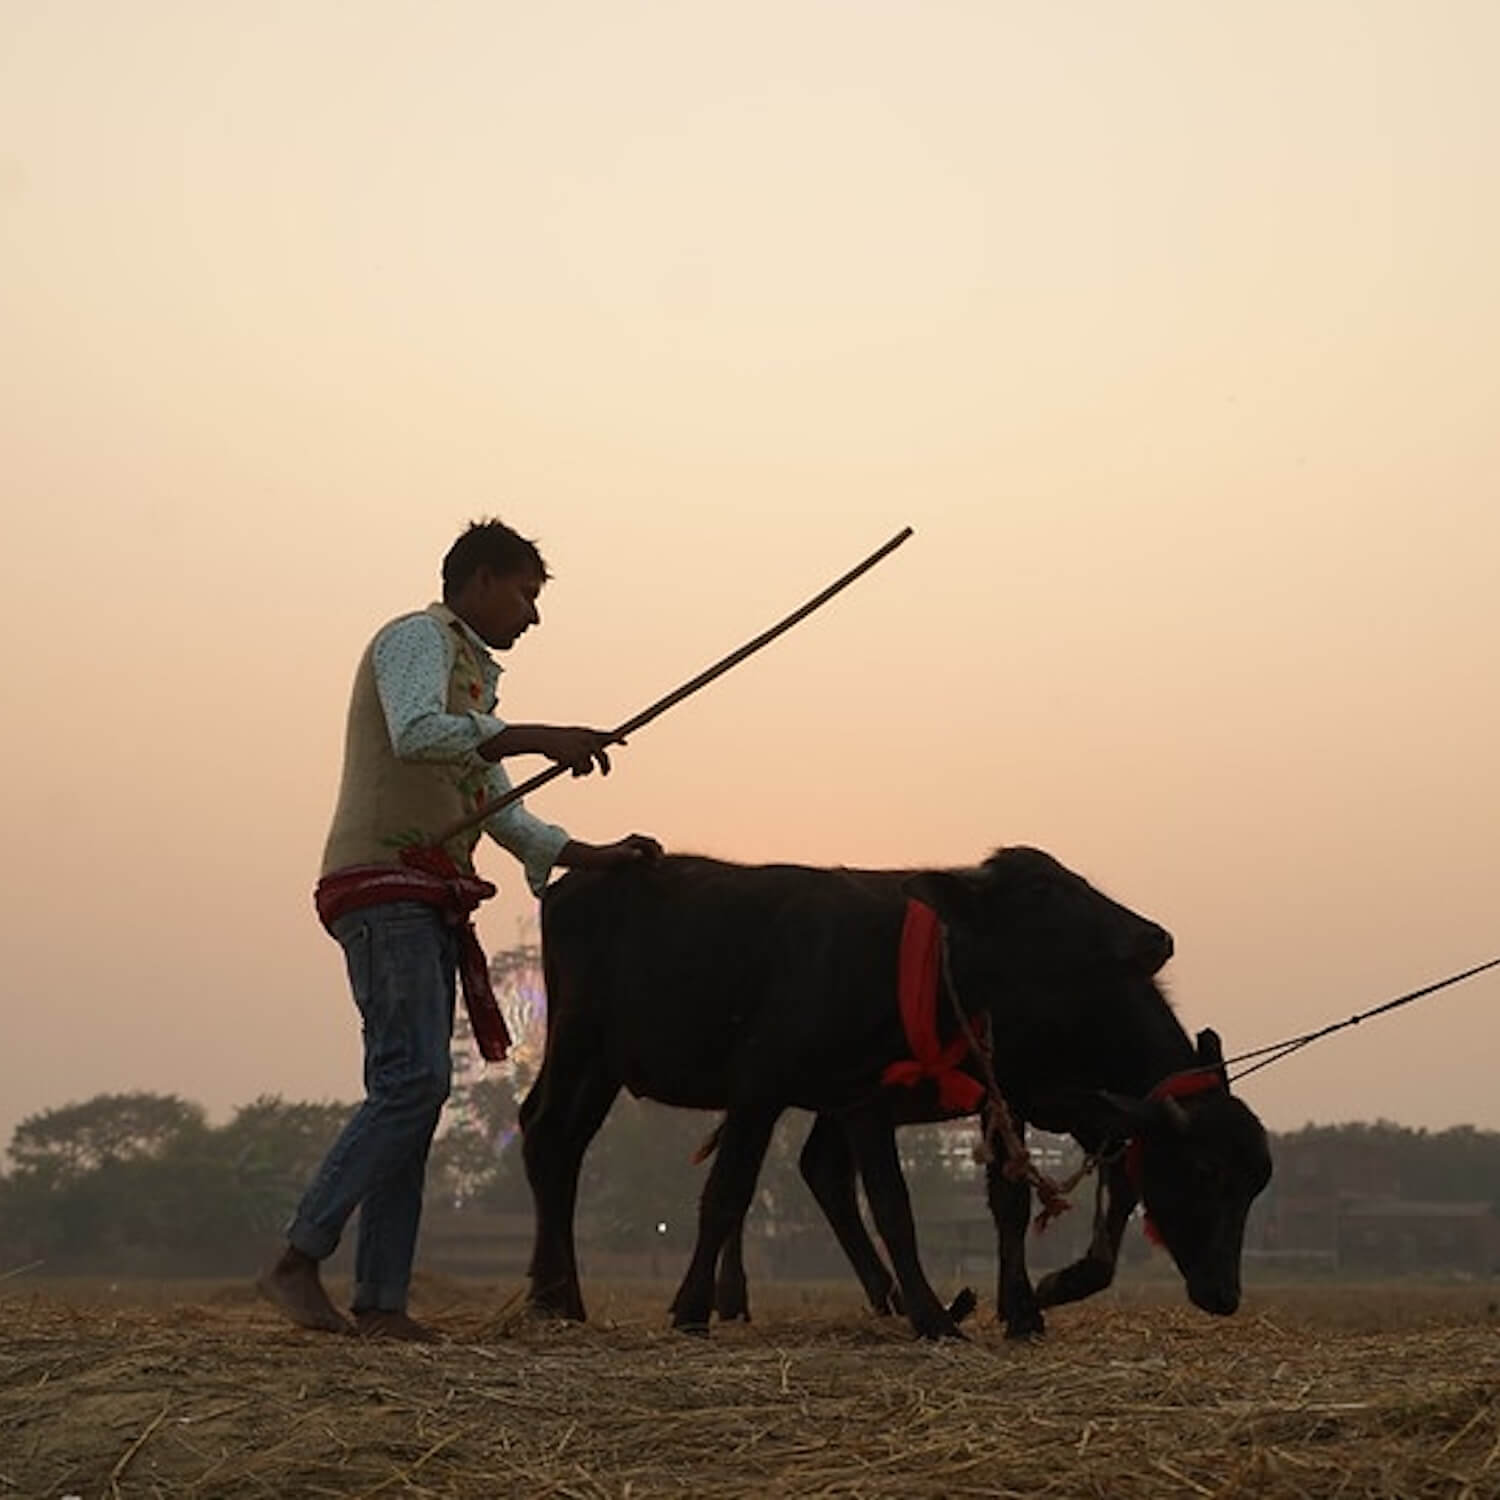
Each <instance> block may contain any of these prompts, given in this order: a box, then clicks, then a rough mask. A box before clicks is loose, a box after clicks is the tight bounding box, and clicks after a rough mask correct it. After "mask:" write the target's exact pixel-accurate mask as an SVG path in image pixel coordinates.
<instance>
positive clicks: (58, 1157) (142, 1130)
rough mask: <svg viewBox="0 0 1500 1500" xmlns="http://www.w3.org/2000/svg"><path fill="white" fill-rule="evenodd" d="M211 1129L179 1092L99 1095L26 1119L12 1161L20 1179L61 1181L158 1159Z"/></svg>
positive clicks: (17, 1130)
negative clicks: (32, 1177) (33, 1177)
mask: <svg viewBox="0 0 1500 1500" xmlns="http://www.w3.org/2000/svg"><path fill="white" fill-rule="evenodd" d="M207 1128H208V1126H207V1123H206V1117H205V1115H204V1112H203V1106H202V1105H201V1104H193V1103H190V1102H189V1101H187V1100H185V1099H179V1098H178V1097H177V1095H175V1094H147V1093H132V1094H97V1095H95V1096H94V1097H93V1098H92V1099H87V1100H85V1101H84V1102H83V1103H81V1104H65V1105H63V1106H62V1107H61V1108H59V1109H48V1110H43V1111H42V1112H41V1113H40V1114H35V1115H29V1116H28V1117H27V1118H26V1119H24V1120H22V1121H21V1123H20V1124H19V1125H17V1126H16V1128H15V1132H14V1133H13V1134H12V1136H11V1140H10V1159H11V1161H12V1162H13V1163H14V1166H15V1170H16V1172H17V1174H18V1175H21V1176H25V1175H36V1176H40V1177H45V1178H46V1179H47V1180H48V1181H50V1182H53V1183H58V1182H63V1181H67V1180H69V1179H72V1178H76V1177H78V1176H80V1175H82V1174H84V1173H88V1172H94V1171H97V1170H98V1169H100V1168H101V1167H104V1166H106V1165H109V1164H111V1163H118V1162H129V1161H141V1160H149V1159H150V1158H153V1157H159V1156H161V1155H162V1153H163V1152H165V1151H167V1150H168V1149H169V1148H171V1147H172V1146H173V1145H174V1144H177V1143H179V1142H181V1141H182V1140H184V1139H185V1138H187V1137H190V1136H194V1135H202V1134H203V1133H204V1132H205V1131H206V1130H207Z"/></svg>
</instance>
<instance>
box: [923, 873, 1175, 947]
mask: <svg viewBox="0 0 1500 1500" xmlns="http://www.w3.org/2000/svg"><path fill="white" fill-rule="evenodd" d="M906 888H907V890H908V891H909V892H910V893H911V894H912V895H913V896H915V897H917V898H918V899H919V900H921V901H925V902H926V903H927V904H928V905H930V906H931V907H933V908H934V909H935V910H936V911H937V913H938V915H939V916H940V917H942V919H943V921H944V922H945V923H949V924H951V925H953V926H954V927H956V928H958V929H960V930H962V931H963V932H964V934H965V935H966V937H968V938H969V939H970V940H974V939H979V940H981V941H984V940H987V942H988V945H989V946H990V947H991V948H992V949H993V950H994V955H993V956H994V957H995V958H997V959H998V960H999V967H1001V968H1004V969H1014V968H1016V967H1019V968H1022V969H1026V970H1031V971H1036V970H1045V971H1056V970H1058V969H1059V968H1066V969H1067V970H1069V971H1070V972H1073V973H1077V972H1079V971H1083V970H1089V969H1096V970H1097V969H1106V970H1121V969H1123V970H1126V971H1129V972H1132V973H1135V974H1139V975H1142V976H1150V975H1152V974H1155V973H1156V972H1157V970H1158V969H1160V968H1161V967H1162V965H1163V964H1165V963H1166V961H1167V960H1168V959H1169V958H1171V956H1172V935H1171V933H1169V932H1168V931H1167V930H1166V928H1164V927H1161V926H1159V925H1158V924H1157V923H1155V922H1153V921H1151V920H1150V919H1149V918H1146V917H1142V916H1139V915H1138V914H1137V913H1135V912H1133V911H1131V910H1130V908H1129V907H1126V906H1121V905H1120V904H1119V902H1117V901H1112V900H1110V898H1109V897H1108V896H1106V895H1105V894H1104V893H1103V892H1102V891H1098V890H1095V889H1094V887H1093V886H1091V885H1090V884H1089V883H1088V881H1086V880H1085V879H1084V878H1083V877H1082V876H1081V875H1076V874H1074V872H1073V871H1072V870H1070V869H1068V868H1067V866H1066V865H1063V864H1060V863H1059V862H1058V861H1057V860H1055V859H1053V857H1052V856H1051V855H1050V854H1046V853H1044V852H1043V851H1042V850H1040V849H1029V848H1026V847H1024V846H1020V845H1018V846H1016V847H1014V848H1007V849H997V850H996V851H995V853H993V854H992V855H990V857H989V858H988V859H987V860H985V862H984V863H983V864H982V865H980V866H979V867H978V868H977V869H972V870H932V871H927V872H924V873H923V874H921V875H916V876H913V877H912V878H911V879H910V880H908V881H907V885H906ZM987 967H989V968H990V969H991V971H992V972H993V971H994V969H995V967H996V966H995V964H994V963H991V964H990V965H988V966H987Z"/></svg>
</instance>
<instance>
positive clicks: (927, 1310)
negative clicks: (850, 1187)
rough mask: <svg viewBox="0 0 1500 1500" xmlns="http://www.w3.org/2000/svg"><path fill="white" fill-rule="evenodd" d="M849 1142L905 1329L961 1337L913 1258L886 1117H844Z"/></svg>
mask: <svg viewBox="0 0 1500 1500" xmlns="http://www.w3.org/2000/svg"><path fill="white" fill-rule="evenodd" d="M848 1127H849V1144H850V1145H851V1146H852V1147H853V1149H854V1160H855V1163H856V1165H857V1166H858V1168H859V1174H860V1176H861V1177H862V1178H863V1179H864V1184H865V1194H866V1196H867V1197H868V1198H869V1200H870V1212H871V1213H872V1214H873V1215H874V1216H875V1228H876V1229H877V1230H878V1231H879V1233H880V1238H881V1239H882V1240H883V1241H884V1242H885V1249H886V1254H888V1255H889V1256H890V1258H891V1266H892V1268H893V1269H894V1270H895V1273H896V1280H897V1281H898V1282H899V1283H900V1285H901V1294H902V1297H903V1299H904V1301H905V1303H906V1313H907V1316H908V1317H909V1318H910V1319H911V1325H912V1327H913V1328H915V1329H916V1331H917V1333H918V1334H919V1335H920V1336H921V1337H922V1338H924V1339H939V1338H948V1339H961V1338H962V1337H963V1334H962V1333H960V1332H959V1328H958V1324H957V1323H955V1322H954V1321H953V1318H952V1316H951V1315H950V1314H949V1312H948V1309H947V1308H945V1307H944V1306H943V1304H942V1303H941V1302H939V1301H938V1299H937V1293H936V1292H934V1291H933V1290H932V1287H931V1286H930V1285H929V1284H928V1281H927V1277H926V1275H925V1273H924V1272H923V1270H922V1263H921V1261H920V1260H919V1259H918V1258H917V1230H916V1225H915V1224H914V1223H913V1222H912V1216H911V1196H910V1194H909V1193H908V1192H907V1190H906V1179H905V1177H903V1176H902V1173H901V1158H900V1156H899V1155H898V1154H897V1152H896V1130H895V1127H894V1126H893V1125H892V1124H891V1121H890V1120H889V1118H887V1117H886V1116H884V1115H883V1114H881V1113H879V1112H878V1111H876V1110H874V1109H862V1110H858V1111H856V1112H855V1113H853V1114H851V1115H850V1116H848Z"/></svg>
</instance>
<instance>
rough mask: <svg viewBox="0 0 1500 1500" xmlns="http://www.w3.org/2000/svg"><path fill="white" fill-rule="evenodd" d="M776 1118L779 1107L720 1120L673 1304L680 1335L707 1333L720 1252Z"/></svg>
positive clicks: (741, 1211) (750, 1189) (738, 1218)
mask: <svg viewBox="0 0 1500 1500" xmlns="http://www.w3.org/2000/svg"><path fill="white" fill-rule="evenodd" d="M780 1113H781V1111H780V1109H779V1108H776V1109H748V1108H741V1109H731V1110H730V1111H729V1113H728V1114H727V1115H726V1116H725V1117H724V1126H723V1129H722V1130H721V1132H720V1134H719V1149H718V1150H717V1151H716V1152H715V1153H714V1164H713V1166H712V1168H711V1169H710V1170H709V1174H708V1181H707V1182H706V1183H704V1185H703V1197H702V1198H701V1200H700V1201H699V1205H698V1242H697V1244H696V1245H694V1246H693V1258H692V1261H691V1262H690V1263H689V1265H688V1269H687V1275H685V1276H684V1277H683V1279H682V1285H681V1286H680V1287H678V1289H677V1295H676V1296H675V1297H674V1298H673V1299H672V1326H673V1327H674V1328H679V1329H681V1330H682V1331H683V1332H685V1333H707V1332H708V1318H709V1314H710V1312H712V1310H713V1305H714V1268H715V1267H716V1266H717V1265H718V1263H719V1252H720V1251H721V1250H722V1249H723V1247H724V1244H725V1241H726V1240H728V1239H729V1237H730V1236H731V1235H733V1234H735V1233H736V1232H737V1231H738V1230H739V1229H740V1227H741V1226H742V1225H743V1223H744V1218H745V1215H746V1214H747V1213H748V1212H749V1211H750V1200H751V1198H752V1197H753V1196H754V1194H755V1181H756V1178H757V1177H758V1176H759V1174H760V1164H761V1162H762V1160H763V1159H764V1158H765V1154H766V1147H767V1146H769V1145H770V1143H771V1132H772V1131H773V1130H774V1129H775V1128H776V1118H777V1116H778V1115H779V1114H780Z"/></svg>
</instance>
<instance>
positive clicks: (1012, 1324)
mask: <svg viewBox="0 0 1500 1500" xmlns="http://www.w3.org/2000/svg"><path fill="white" fill-rule="evenodd" d="M985 1188H986V1190H987V1193H988V1197H989V1201H990V1213H991V1215H992V1216H993V1217H994V1220H995V1239H996V1246H997V1249H998V1251H999V1259H1000V1269H999V1275H998V1286H997V1287H996V1297H997V1300H998V1302H999V1304H1000V1316H1001V1318H1002V1319H1003V1320H1004V1322H1005V1336H1006V1338H1009V1339H1025V1338H1032V1337H1034V1336H1035V1335H1037V1334H1040V1333H1043V1332H1045V1331H1046V1325H1045V1323H1044V1321H1043V1319H1042V1310H1041V1307H1040V1306H1039V1305H1038V1304H1037V1299H1036V1293H1035V1292H1033V1291H1032V1289H1031V1277H1030V1275H1029V1274H1028V1273H1027V1270H1026V1229H1027V1226H1028V1224H1029V1223H1030V1222H1031V1184H1030V1183H1028V1182H1026V1181H1025V1180H1024V1179H1022V1180H1015V1179H1012V1178H1009V1177H1007V1176H1006V1175H1005V1173H1004V1171H1003V1169H1002V1168H1001V1165H1000V1163H999V1162H995V1161H992V1162H990V1163H989V1165H988V1166H987V1167H986V1168H985Z"/></svg>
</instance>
